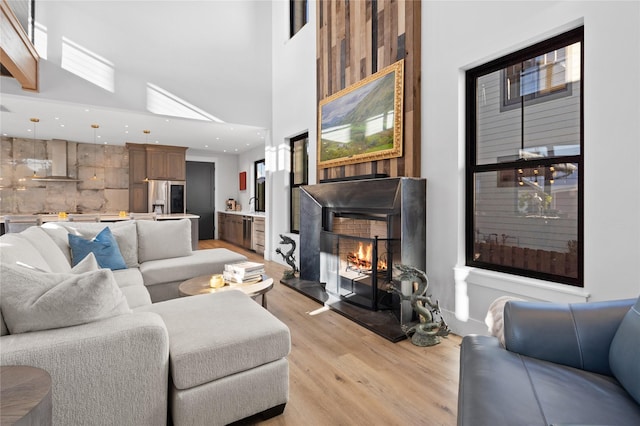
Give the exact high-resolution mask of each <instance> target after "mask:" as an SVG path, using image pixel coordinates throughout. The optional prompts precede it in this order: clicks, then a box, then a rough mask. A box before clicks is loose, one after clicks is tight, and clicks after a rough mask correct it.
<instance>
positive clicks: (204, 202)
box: [187, 161, 216, 240]
mask: <svg viewBox="0 0 640 426" xmlns="http://www.w3.org/2000/svg"><path fill="white" fill-rule="evenodd" d="M215 171H216V165H215V164H214V163H205V162H201V161H187V213H189V214H195V215H198V216H200V219H199V220H198V239H199V240H213V236H214V235H215V220H214V219H215V214H214V212H215V199H216V197H215V188H216V186H215Z"/></svg>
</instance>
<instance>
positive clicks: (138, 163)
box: [127, 144, 147, 213]
mask: <svg viewBox="0 0 640 426" xmlns="http://www.w3.org/2000/svg"><path fill="white" fill-rule="evenodd" d="M127 148H128V149H129V211H131V212H134V213H145V212H146V211H147V182H146V181H145V179H146V177H147V153H146V150H145V148H144V146H143V145H140V144H127Z"/></svg>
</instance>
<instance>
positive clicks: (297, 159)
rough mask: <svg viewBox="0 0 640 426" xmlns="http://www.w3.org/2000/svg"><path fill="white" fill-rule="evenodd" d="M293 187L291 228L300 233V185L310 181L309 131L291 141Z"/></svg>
mask: <svg viewBox="0 0 640 426" xmlns="http://www.w3.org/2000/svg"><path fill="white" fill-rule="evenodd" d="M290 149H291V174H290V176H291V177H290V179H291V181H290V185H289V187H290V188H291V192H290V196H289V200H290V202H289V206H290V211H289V218H290V230H291V232H293V233H295V234H299V233H300V187H301V186H302V185H307V184H308V183H309V133H303V134H302V135H299V136H296V137H294V138H292V139H291V141H290Z"/></svg>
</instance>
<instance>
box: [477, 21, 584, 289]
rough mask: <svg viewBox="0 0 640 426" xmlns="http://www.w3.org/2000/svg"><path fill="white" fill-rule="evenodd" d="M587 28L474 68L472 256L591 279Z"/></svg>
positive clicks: (527, 272) (569, 279) (579, 280)
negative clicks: (587, 274)
mask: <svg viewBox="0 0 640 426" xmlns="http://www.w3.org/2000/svg"><path fill="white" fill-rule="evenodd" d="M583 52H584V31H583V28H582V27H580V28H578V29H575V30H572V31H570V32H567V33H565V34H562V35H559V36H557V37H554V38H552V39H549V40H546V41H544V42H541V43H538V44H536V45H534V46H531V47H528V48H525V49H523V50H520V51H518V52H515V53H513V54H510V55H507V56H505V57H502V58H499V59H496V60H494V61H492V62H490V63H487V64H484V65H481V66H479V67H476V68H474V69H471V70H469V71H467V73H466V108H467V111H466V117H467V124H466V131H467V156H466V162H467V163H466V188H467V191H466V202H467V208H466V214H467V217H466V263H467V265H469V266H475V267H479V268H485V269H491V270H496V271H501V272H507V273H512V274H516V275H522V276H527V277H533V278H540V279H545V280H550V281H556V282H561V283H565V284H571V285H576V286H580V287H581V286H583V234H584V232H583V205H584V204H583V193H584V188H583V182H584V173H583V128H584V126H583V112H582V110H583V97H582V94H583V78H582V75H583V71H584V70H583V60H582V57H583Z"/></svg>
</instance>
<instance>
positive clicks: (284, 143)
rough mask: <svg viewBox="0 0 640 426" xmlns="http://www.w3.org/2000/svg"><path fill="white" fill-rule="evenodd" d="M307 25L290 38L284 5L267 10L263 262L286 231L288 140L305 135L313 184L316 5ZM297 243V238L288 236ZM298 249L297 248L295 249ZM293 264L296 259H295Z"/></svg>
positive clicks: (277, 3)
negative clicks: (268, 114) (269, 96)
mask: <svg viewBox="0 0 640 426" xmlns="http://www.w3.org/2000/svg"><path fill="white" fill-rule="evenodd" d="M308 4H309V6H308V7H309V21H308V23H307V24H306V25H305V26H304V27H303V28H302V29H301V30H300V31H299V32H298V33H297V34H296V35H295V36H294V37H293V38H291V39H290V38H289V2H284V1H275V2H273V5H272V24H273V34H272V42H273V44H272V64H273V69H272V75H273V83H272V84H273V86H272V89H273V90H272V91H273V103H272V110H273V111H272V113H273V120H272V123H273V125H272V129H271V138H270V140H269V141H267V144H266V161H267V164H266V168H267V194H268V195H267V204H266V209H267V212H268V219H267V225H266V226H267V230H266V236H265V239H266V241H265V254H264V257H265V259H268V260H274V261H277V262H280V263H283V264H284V262H283V260H282V258H279V257H276V255H275V249H276V248H277V247H278V243H279V241H280V238H279V234H287V233H288V232H289V168H290V159H289V139H290V138H292V137H293V136H296V135H299V134H301V133H304V132H309V140H310V141H311V143H310V145H311V146H310V152H309V167H310V169H309V182H310V183H314V182H315V180H316V171H315V164H316V153H315V142H313V141H315V140H316V49H315V46H316V2H315V1H309V2H308ZM290 236H291V237H293V238H294V239H295V240H296V241H297V240H298V239H297V237H298V236H297V235H296V234H293V235H290ZM298 247H299V244H298ZM296 259H300V256H299V255H297V254H296Z"/></svg>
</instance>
